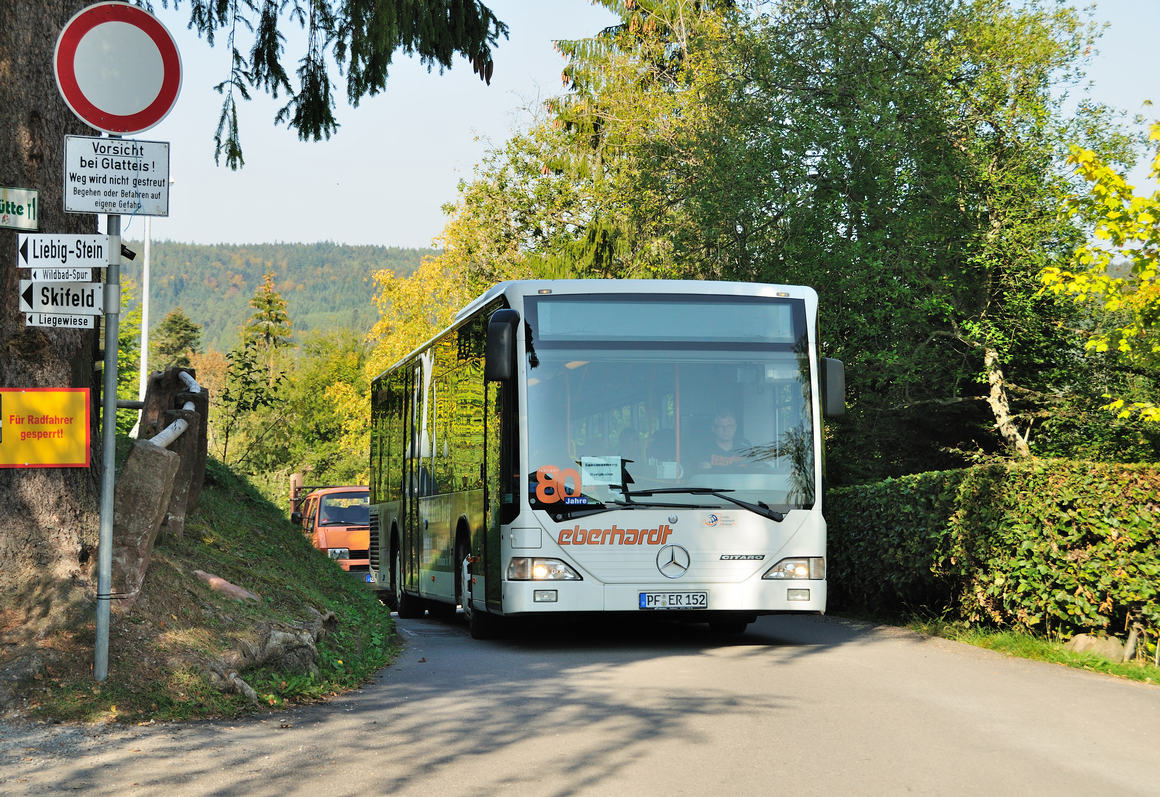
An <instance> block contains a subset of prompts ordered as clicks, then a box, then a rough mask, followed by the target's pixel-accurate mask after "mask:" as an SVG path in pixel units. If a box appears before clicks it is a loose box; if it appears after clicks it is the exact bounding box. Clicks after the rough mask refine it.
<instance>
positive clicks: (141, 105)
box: [53, 2, 181, 135]
mask: <svg viewBox="0 0 1160 797" xmlns="http://www.w3.org/2000/svg"><path fill="white" fill-rule="evenodd" d="M53 69H54V70H55V72H56V85H57V87H58V88H59V89H60V94H61V96H62V97H64V101H65V102H66V103H67V104H68V107H69V108H70V109H71V110H72V112H73V113H75V114H76V115H77V116H78V117H80V119H81V120H82V121H84V122H86V123H87V124H89V125H91V126H92V127H95V128H96V129H97V130H101V131H104V132H105V133H109V134H112V135H131V134H133V133H140V132H141V131H142V130H148V129H149V128H151V127H153V126H154V125H155V124H157V123H158V122H160V121H161V120H162V119H164V118H165V116H166V114H168V113H169V111H170V109H172V108H173V104H174V103H175V102H176V101H177V94H178V92H180V91H181V56H180V55H179V54H178V52H177V44H176V43H175V42H174V41H173V37H172V36H171V35H169V31H168V30H166V28H165V26H164V25H162V24H161V22H160V21H158V19H157V18H156V17H154V16H153V15H152V14H150V13H149V12H147V11H143V10H142V9H140V8H137V7H136V6H131V5H129V4H128V3H121V2H109V3H97V4H96V5H92V6H89V7H88V8H85V9H82V10H81V11H79V12H77V14H76V16H74V17H73V18H72V19H70V20H69V21H68V23H67V24H65V26H64V29H63V30H61V32H60V37H59V38H58V39H57V41H56V52H55V54H54V56H53Z"/></svg>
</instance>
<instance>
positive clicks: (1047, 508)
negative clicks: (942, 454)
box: [825, 459, 1160, 637]
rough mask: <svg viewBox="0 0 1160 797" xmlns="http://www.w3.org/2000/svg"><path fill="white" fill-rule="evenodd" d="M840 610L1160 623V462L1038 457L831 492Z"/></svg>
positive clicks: (1055, 629) (1039, 622) (1105, 628)
mask: <svg viewBox="0 0 1160 797" xmlns="http://www.w3.org/2000/svg"><path fill="white" fill-rule="evenodd" d="M825 514H826V519H827V520H828V521H829V529H830V538H829V594H830V607H831V609H832V610H834V611H854V612H863V613H870V614H883V613H886V614H897V613H904V612H912V611H921V612H928V613H934V614H939V615H942V616H944V617H945V618H946V619H949V620H963V621H967V622H971V623H977V624H986V625H993V626H998V627H1008V628H1015V629H1020V630H1025V631H1030V632H1034V633H1038V634H1057V635H1060V636H1063V637H1070V636H1072V635H1074V634H1077V633H1092V632H1106V633H1109V634H1117V635H1122V634H1123V632H1124V630H1125V628H1126V626H1127V624H1128V622H1129V618H1130V617H1132V616H1138V617H1140V618H1142V620H1143V623H1144V625H1145V626H1146V627H1147V628H1149V629H1151V631H1152V632H1153V633H1155V632H1156V631H1157V630H1160V599H1158V595H1160V466H1156V465H1115V464H1105V463H1093V462H1077V461H1073V460H1048V459H1035V460H1031V461H1026V462H1017V463H1010V464H993V465H983V466H977V467H973V468H968V469H965V470H956V471H944V472H938V473H920V474H916V475H913V476H905V477H902V478H898V479H887V480H886V481H883V482H878V483H875V484H870V485H863V486H857V487H843V488H836V489H832V490H830V491H829V492H828V493H827V495H826V507H825Z"/></svg>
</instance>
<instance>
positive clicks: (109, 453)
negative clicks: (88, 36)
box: [93, 136, 121, 681]
mask: <svg viewBox="0 0 1160 797" xmlns="http://www.w3.org/2000/svg"><path fill="white" fill-rule="evenodd" d="M112 138H120V136H112ZM106 230H107V232H108V233H109V267H108V269H107V270H106V272H105V374H104V376H105V387H104V393H103V394H102V396H101V432H102V449H101V536H100V540H99V545H98V548H97V641H96V645H95V647H94V651H93V652H94V659H93V677H94V678H95V679H96V680H98V681H103V680H105V678H106V677H108V674H109V607H110V603H109V602H110V601H111V600H112V594H111V593H110V590H111V588H112V581H113V511H114V506H113V503H114V502H113V497H114V491H115V487H116V484H115V478H116V476H115V474H116V467H117V340H118V337H119V335H120V320H121V217H120V216H118V215H113V214H110V215H109V217H108V221H107V226H106Z"/></svg>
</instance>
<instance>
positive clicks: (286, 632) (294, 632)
mask: <svg viewBox="0 0 1160 797" xmlns="http://www.w3.org/2000/svg"><path fill="white" fill-rule="evenodd" d="M308 608H309V609H310V611H311V613H312V614H313V615H314V617H313V619H312V620H309V621H307V622H306V623H304V624H301V625H297V626H289V627H287V626H276V625H273V624H265V625H263V626H261V627H259V630H258V638H257V641H256V642H249V641H243V642H242V643H241V644H240V645H239V646H238V649H237V650H233V651H230V652H229V653H227V654H226V655H225V656H223V657H222V658H221V659H219V660H218V661H215V662H211V663H210V664H209V666H208V667H207V674H208V676H209V680H210V683H211V684H213V686H214V687H215V688H217V689H220V690H221V691H223V692H237V693H239V694H242V695H245V696H246V698H247V699H249V701H250V702H251V703H254V704H255V705H256V704H257V703H258V702H259V700H258V694H257V692H255V691H254V689H253V687H251V686H250V685H249V684H248V683H246V682H245V681H244V680H243V679H242V677H241V676H240V675H239V673H242V672H245V671H246V670H248V669H251V668H253V667H262V666H270V667H273V668H274V669H277V670H283V671H285V672H289V673H294V674H296V675H305V674H309V675H318V641H319V640H320V639H322V638H323V637H324V636H326V635H327V634H328V633H330V632H331V631H332V630H333V629H334V625H335V617H334V612H329V611H328V612H326V614H322V613H321V612H319V611H317V610H316V609H314V608H313V607H308Z"/></svg>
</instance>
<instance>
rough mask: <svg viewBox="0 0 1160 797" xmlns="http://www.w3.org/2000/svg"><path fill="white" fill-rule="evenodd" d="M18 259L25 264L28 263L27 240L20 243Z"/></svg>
mask: <svg viewBox="0 0 1160 797" xmlns="http://www.w3.org/2000/svg"><path fill="white" fill-rule="evenodd" d="M20 257H21V259H22V260H23V261H24V262H25V263H27V262H28V239H27V238H25V239H24V240H23V241H21V242H20Z"/></svg>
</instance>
